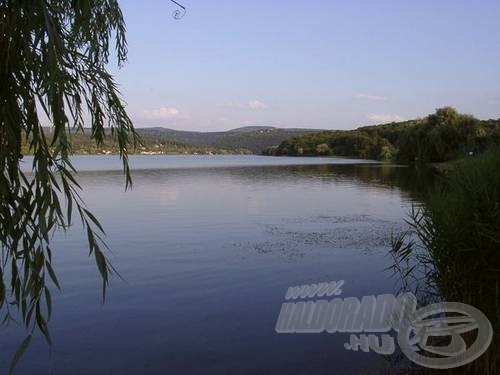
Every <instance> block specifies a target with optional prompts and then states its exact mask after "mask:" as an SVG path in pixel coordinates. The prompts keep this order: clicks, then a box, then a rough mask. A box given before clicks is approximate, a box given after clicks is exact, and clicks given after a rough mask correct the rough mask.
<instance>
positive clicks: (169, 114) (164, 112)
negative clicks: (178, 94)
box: [144, 107, 180, 120]
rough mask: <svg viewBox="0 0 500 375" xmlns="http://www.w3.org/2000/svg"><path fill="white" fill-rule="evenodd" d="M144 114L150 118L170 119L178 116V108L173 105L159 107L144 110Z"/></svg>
mask: <svg viewBox="0 0 500 375" xmlns="http://www.w3.org/2000/svg"><path fill="white" fill-rule="evenodd" d="M144 114H145V115H146V117H147V118H150V119H162V120H166V119H172V118H176V117H179V114H180V113H179V110H178V109H177V108H175V107H160V108H158V109H152V110H146V111H144Z"/></svg>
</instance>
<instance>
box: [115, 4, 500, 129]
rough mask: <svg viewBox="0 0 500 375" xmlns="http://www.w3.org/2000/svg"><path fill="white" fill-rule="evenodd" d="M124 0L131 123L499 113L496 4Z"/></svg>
mask: <svg viewBox="0 0 500 375" xmlns="http://www.w3.org/2000/svg"><path fill="white" fill-rule="evenodd" d="M178 1H179V2H181V3H182V4H183V5H184V6H185V7H186V8H187V13H186V15H185V17H184V18H182V19H181V20H175V19H173V18H172V12H173V11H174V10H175V9H176V7H175V5H174V4H173V3H171V2H170V1H167V0H163V1H149V0H145V1H140V2H139V1H133V0H124V1H121V2H120V4H121V6H122V10H123V12H124V16H125V20H126V23H127V38H128V42H129V61H128V63H127V64H126V65H125V66H124V67H123V68H122V69H120V70H118V69H114V68H113V69H112V70H113V72H114V73H115V75H116V78H117V81H118V82H119V83H120V90H121V91H122V94H123V97H124V99H125V101H126V102H127V103H128V107H127V108H128V111H129V113H130V115H131V116H132V118H133V119H134V122H135V125H136V126H137V127H144V126H165V127H171V128H175V129H183V130H203V131H212V130H214V131H215V130H226V129H231V128H235V127H239V126H247V125H272V126H282V127H307V128H327V129H350V128H354V127H357V126H361V125H366V124H376V123H381V122H387V121H391V120H399V119H411V118H415V117H421V116H425V115H427V114H429V113H431V112H433V111H434V110H435V108H438V107H441V106H444V105H452V106H455V107H456V108H457V109H458V110H459V111H461V112H466V113H471V114H474V115H475V116H477V117H479V118H498V117H500V68H499V61H500V28H499V27H498V16H499V15H500V2H499V1H480V2H479V1H477V2H475V1H461V0H454V1H447V0H440V1H426V0H419V1H413V0H412V1H406V0H394V1H388V0H387V1H385V0H378V1H368V0H367V1H355V0H353V1H346V0H343V1H336V0H331V1H326V0H324V1H305V0H302V1H294V0H287V1H284V0H267V1H259V0H253V1H250V0H232V1H229V0H227V1H223V0H221V1H217V0H213V1H206V0H205V1H202V0H178Z"/></svg>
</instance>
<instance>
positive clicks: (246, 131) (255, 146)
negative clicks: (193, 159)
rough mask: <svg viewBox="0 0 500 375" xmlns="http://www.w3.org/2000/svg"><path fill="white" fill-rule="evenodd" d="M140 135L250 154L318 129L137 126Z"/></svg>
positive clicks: (156, 139)
mask: <svg viewBox="0 0 500 375" xmlns="http://www.w3.org/2000/svg"><path fill="white" fill-rule="evenodd" d="M137 132H138V133H139V134H140V135H141V136H142V137H143V138H147V139H149V140H151V141H153V142H156V143H164V142H177V143H182V144H186V145H194V146H204V147H214V148H219V149H227V150H241V149H246V150H249V151H251V152H253V153H261V152H262V150H264V149H266V148H268V147H271V146H277V145H279V144H280V143H281V142H283V141H284V140H286V139H288V138H290V137H295V136H298V135H305V134H311V133H315V132H318V130H317V129H297V128H293V129H285V128H276V127H272V126H246V127H241V128H237V129H232V130H228V131H222V132H195V131H183V130H174V129H169V128H160V127H156V128H138V129H137Z"/></svg>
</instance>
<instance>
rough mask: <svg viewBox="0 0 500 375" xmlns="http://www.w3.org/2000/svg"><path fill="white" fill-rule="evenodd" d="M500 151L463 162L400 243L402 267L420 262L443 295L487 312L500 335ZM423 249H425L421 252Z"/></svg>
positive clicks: (398, 251) (434, 193) (433, 193)
mask: <svg viewBox="0 0 500 375" xmlns="http://www.w3.org/2000/svg"><path fill="white" fill-rule="evenodd" d="M499 170H500V147H495V148H493V149H491V150H489V151H487V152H485V153H484V154H482V155H480V156H477V157H474V158H470V159H466V160H462V161H459V162H457V163H456V164H455V167H454V169H453V170H451V171H450V172H448V174H447V175H446V176H445V177H444V179H443V180H442V181H441V183H440V184H439V185H438V186H437V187H436V188H435V189H432V190H431V191H430V193H429V196H428V197H427V199H425V205H424V206H423V207H421V208H420V209H418V210H415V211H413V213H412V215H411V217H410V220H409V223H410V224H411V225H412V227H413V229H414V232H415V233H416V235H417V239H418V241H411V240H409V237H408V236H409V233H405V234H403V235H402V237H401V238H399V239H398V240H397V241H396V242H395V244H394V245H395V246H394V249H393V254H394V255H395V257H396V261H397V263H398V264H402V263H403V262H404V261H406V260H407V259H409V258H410V257H412V256H416V257H417V258H416V259H417V261H418V263H419V264H420V265H426V266H428V267H427V272H426V273H425V274H424V276H425V278H426V280H427V282H430V283H431V284H433V285H434V286H435V287H436V288H437V291H438V292H439V295H441V296H443V297H444V298H446V299H447V300H449V301H463V302H465V303H469V304H473V305H476V306H478V307H480V308H481V310H482V311H483V312H484V313H486V314H487V315H488V316H489V318H490V320H491V321H492V323H494V324H496V326H497V329H500V315H499V313H500V295H499V293H498V291H499V290H500V251H499V250H500V173H498V171H499ZM417 244H420V246H417Z"/></svg>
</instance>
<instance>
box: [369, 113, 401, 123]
mask: <svg viewBox="0 0 500 375" xmlns="http://www.w3.org/2000/svg"><path fill="white" fill-rule="evenodd" d="M366 117H367V118H368V119H369V120H370V121H372V122H374V123H376V124H382V123H388V122H398V121H403V120H404V118H403V117H401V116H400V115H397V114H390V113H370V114H369V115H368V116H366Z"/></svg>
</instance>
